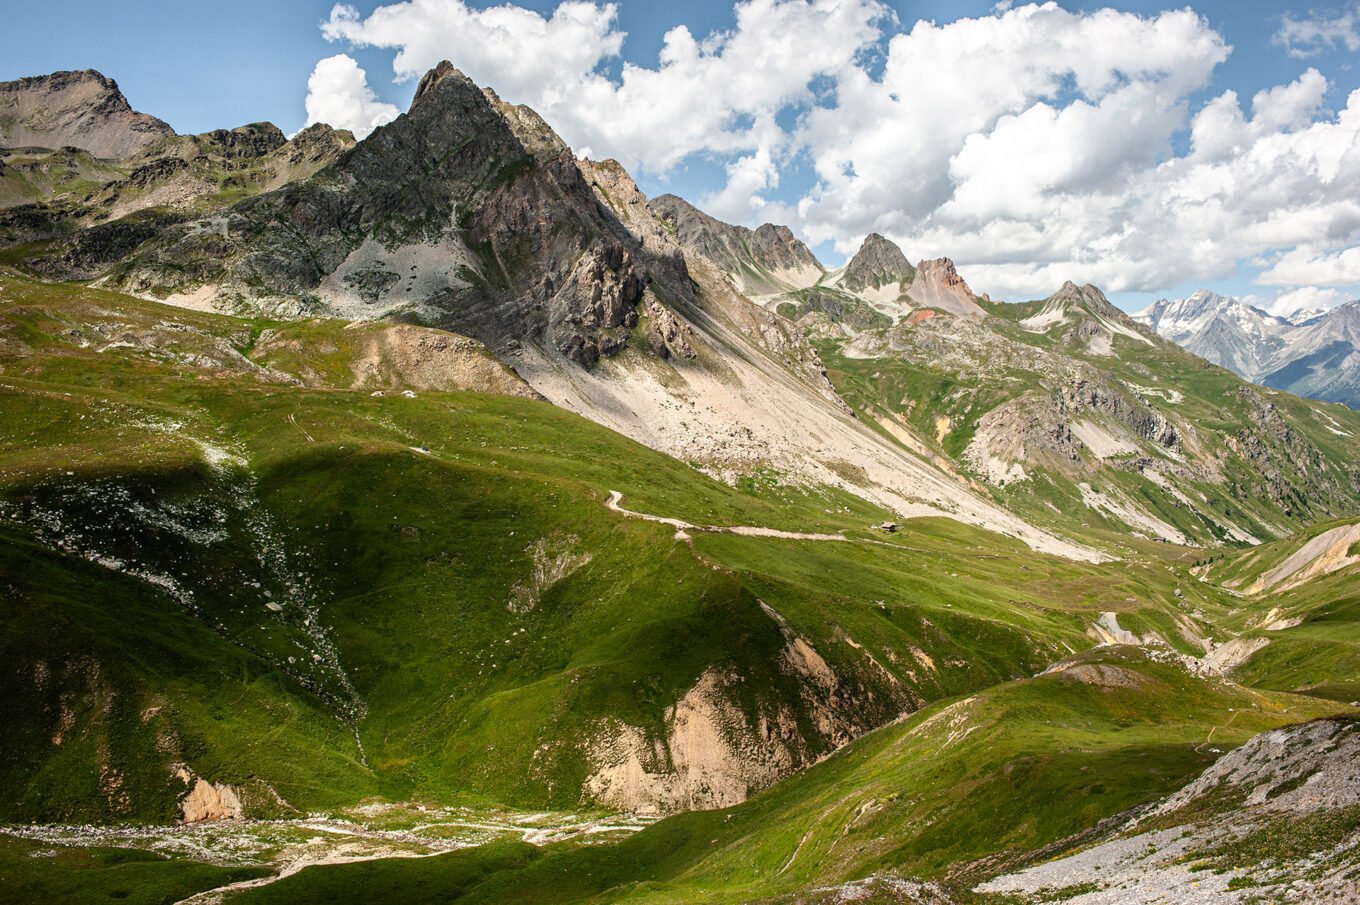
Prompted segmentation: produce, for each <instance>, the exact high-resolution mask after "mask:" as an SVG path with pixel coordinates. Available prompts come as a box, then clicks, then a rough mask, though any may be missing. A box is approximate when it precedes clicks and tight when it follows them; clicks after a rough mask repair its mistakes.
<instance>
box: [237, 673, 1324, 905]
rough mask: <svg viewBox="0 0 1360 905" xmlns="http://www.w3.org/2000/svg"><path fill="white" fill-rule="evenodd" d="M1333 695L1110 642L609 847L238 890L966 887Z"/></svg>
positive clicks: (571, 898) (675, 891)
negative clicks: (1253, 684) (891, 881)
mask: <svg viewBox="0 0 1360 905" xmlns="http://www.w3.org/2000/svg"><path fill="white" fill-rule="evenodd" d="M1334 708H1335V705H1327V704H1325V703H1323V702H1318V701H1313V700H1310V699H1307V698H1299V697H1294V696H1289V695H1263V694H1257V693H1254V692H1249V691H1245V690H1242V689H1240V688H1236V687H1235V686H1232V685H1230V684H1225V683H1205V682H1202V681H1200V680H1196V679H1192V678H1191V677H1189V676H1187V675H1186V674H1185V672H1184V671H1183V670H1181V669H1179V668H1178V667H1175V666H1170V665H1165V664H1159V663H1156V662H1153V661H1150V660H1149V659H1147V658H1146V656H1145V655H1143V654H1141V653H1139V652H1137V651H1134V650H1132V649H1127V648H1125V649H1108V650H1105V651H1103V652H1101V653H1099V654H1096V655H1092V656H1088V657H1083V658H1081V659H1080V660H1079V661H1075V662H1073V663H1072V664H1070V668H1068V669H1067V670H1065V671H1062V672H1058V673H1055V674H1051V675H1047V676H1044V677H1041V678H1038V679H1030V680H1022V681H1019V682H1013V683H1005V684H1002V685H999V686H996V687H993V688H991V689H988V690H987V691H985V692H982V693H981V694H978V695H974V696H970V697H966V698H962V699H955V700H953V701H951V702H948V703H944V704H941V705H937V706H935V707H932V708H929V709H927V710H925V711H923V712H921V713H919V714H916V715H915V716H913V717H912V718H910V719H908V720H906V721H903V722H901V723H898V724H895V725H893V726H890V727H886V728H884V729H882V730H879V731H878V732H875V733H873V734H872V735H870V736H868V737H866V738H864V739H862V740H860V741H858V742H856V743H854V744H852V745H850V746H849V747H848V748H846V749H844V750H843V751H841V752H839V753H838V754H837V755H835V756H834V757H832V758H831V759H829V760H827V761H825V762H823V763H821V764H819V765H817V766H815V767H813V768H811V769H809V770H808V771H806V772H804V773H801V774H799V775H797V776H795V777H793V778H791V779H789V780H787V781H785V782H784V783H782V784H781V785H779V786H778V787H776V788H775V789H773V790H770V791H769V792H766V793H764V794H762V795H760V796H758V797H756V798H755V799H753V800H751V801H750V802H747V803H746V804H744V805H741V806H739V807H737V808H734V809H731V810H729V811H724V812H708V813H698V814H686V815H682V816H678V817H673V818H670V819H668V820H666V821H664V822H662V823H660V824H657V825H656V826H654V827H652V828H650V829H647V830H644V831H643V832H642V833H640V834H638V835H637V836H636V837H634V838H632V839H630V840H628V841H626V842H623V843H620V844H617V845H613V846H608V847H596V848H580V847H571V848H562V849H559V850H553V849H548V850H546V851H544V852H543V853H542V854H537V855H530V854H528V853H526V855H525V857H526V858H528V859H529V863H527V864H525V865H523V866H519V865H516V866H514V867H512V868H510V869H505V868H500V869H498V870H497V871H496V872H495V873H494V874H492V875H491V876H489V877H486V876H483V874H484V873H485V872H486V871H487V870H488V866H489V865H488V863H487V861H488V860H489V858H490V857H491V853H490V852H485V851H476V852H469V853H456V854H453V855H447V856H441V857H439V858H433V859H429V860H426V861H418V862H410V863H402V862H373V863H368V864H361V865H353V866H348V867H340V868H315V869H310V870H308V871H304V872H303V873H301V874H298V875H296V876H294V877H292V878H289V879H286V880H283V881H280V882H277V883H274V884H272V885H270V886H267V887H264V888H262V889H260V890H258V891H255V892H251V893H248V894H245V895H242V896H240V897H239V898H238V899H237V901H240V902H246V903H255V902H261V903H263V902H270V903H274V902H278V903H284V902H287V903H294V902H298V903H301V902H321V901H324V900H325V899H326V898H327V897H329V896H334V895H336V894H339V893H340V892H341V891H344V890H348V891H351V892H352V891H354V890H364V892H365V895H369V896H372V897H373V899H372V900H373V901H385V900H386V899H384V898H383V896H384V895H385V893H384V890H386V889H390V888H393V887H396V888H399V889H400V890H401V891H402V898H401V901H409V902H427V901H428V902H435V901H458V902H520V901H523V902H604V901H629V902H748V901H756V900H764V899H767V898H774V897H776V896H779V895H780V894H782V893H785V892H793V891H797V890H801V889H806V888H808V887H812V886H819V885H826V884H834V883H837V882H841V881H844V880H848V879H850V878H855V877H862V876H866V875H868V874H871V873H880V872H886V873H891V874H896V873H903V874H906V875H908V876H921V877H933V878H937V879H941V880H943V881H944V882H945V883H946V884H947V885H948V886H952V887H954V888H955V889H957V890H961V891H963V890H966V889H967V888H968V887H969V886H970V885H971V883H972V878H973V877H974V876H975V875H982V874H985V873H989V872H992V871H994V870H996V869H998V868H1000V867H1002V866H1004V865H1006V864H1007V863H1010V862H1011V861H1014V860H1016V859H1019V858H1022V856H1023V853H1024V852H1025V851H1026V850H1029V849H1033V848H1036V847H1039V846H1042V845H1044V844H1047V843H1050V842H1053V841H1056V840H1058V839H1061V838H1064V837H1066V836H1067V835H1069V834H1071V833H1073V832H1076V831H1079V830H1082V829H1085V828H1086V827H1089V826H1091V825H1093V824H1094V823H1095V822H1096V821H1098V820H1099V819H1101V818H1103V817H1106V816H1110V815H1112V814H1115V813H1118V812H1119V811H1121V810H1123V809H1125V808H1127V807H1129V806H1130V805H1133V804H1136V803H1139V802H1142V801H1147V800H1150V799H1152V798H1155V797H1158V796H1160V795H1163V794H1166V793H1168V792H1170V791H1172V790H1173V789H1175V788H1177V787H1179V786H1180V785H1181V784H1183V783H1184V782H1185V781H1187V780H1188V779H1189V778H1191V777H1192V776H1194V775H1195V774H1196V773H1198V772H1199V771H1200V770H1201V769H1203V768H1204V767H1205V766H1207V765H1208V764H1209V763H1210V762H1212V760H1213V759H1214V757H1215V756H1216V753H1215V751H1214V750H1210V748H1211V746H1208V745H1205V744H1204V742H1205V736H1206V735H1207V734H1208V733H1209V731H1210V729H1212V728H1214V727H1218V728H1217V731H1216V732H1215V734H1214V740H1215V742H1216V743H1217V744H1220V745H1223V746H1225V747H1227V746H1233V745H1235V744H1239V743H1241V742H1242V741H1244V740H1245V739H1247V738H1248V737H1250V736H1251V735H1252V734H1254V733H1256V732H1259V731H1261V730H1262V729H1265V728H1269V727H1272V726H1276V725H1281V724H1284V723H1288V722H1293V721H1297V720H1301V719H1307V718H1310V717H1312V716H1317V715H1321V714H1324V713H1327V712H1329V711H1331V710H1333V709H1334ZM1229 723H1231V725H1226V724H1229ZM1058 802H1061V806H1055V805H1056V803H1058ZM984 858H987V859H990V860H989V861H987V862H985V863H983V862H980V861H979V859H984ZM973 862H978V863H977V866H976V867H975V868H974V869H971V870H970V869H967V868H965V869H963V870H960V869H959V868H960V866H961V865H968V864H969V863H973ZM975 872H976V874H975ZM392 901H396V899H392Z"/></svg>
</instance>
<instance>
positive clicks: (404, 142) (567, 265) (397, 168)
mask: <svg viewBox="0 0 1360 905" xmlns="http://www.w3.org/2000/svg"><path fill="white" fill-rule="evenodd" d="M317 137H318V139H319V138H321V137H323V134H322V133H318V136H317ZM334 139H335V136H334V135H332V136H331V140H332V141H333V140H334ZM213 221H214V222H217V223H219V224H220V223H222V222H225V223H226V227H225V229H222V228H219V229H218V230H217V232H216V234H215V235H213V234H212V231H211V230H209V229H208V228H207V227H206V226H205V225H204V224H202V223H196V222H190V223H187V224H183V225H176V226H172V227H171V228H170V229H168V230H167V231H166V232H164V233H162V234H161V235H160V236H158V237H157V238H156V239H154V240H153V241H151V242H148V243H146V245H144V246H143V247H142V248H140V249H139V250H138V252H137V254H136V255H135V256H133V258H131V259H130V260H128V261H126V262H124V264H123V265H121V266H120V269H119V272H117V273H115V274H114V275H113V282H114V283H115V284H117V285H121V286H123V287H125V288H128V289H131V290H133V291H136V292H140V293H155V294H156V295H157V296H158V297H161V298H167V299H169V300H171V301H176V300H178V299H179V298H180V297H181V296H187V295H188V294H190V293H199V294H204V293H205V292H207V293H211V298H212V299H213V300H215V303H216V304H219V305H231V306H233V307H235V308H241V307H245V308H250V309H255V310H265V311H271V312H274V313H277V314H284V315H299V314H329V315H332V316H341V317H363V318H374V317H384V316H386V317H398V316H399V317H402V318H404V319H408V320H415V321H419V322H422V323H426V324H431V325H437V326H443V327H447V328H449V329H452V330H455V331H457V332H460V333H464V334H466V335H471V336H473V337H474V338H476V339H478V340H480V341H482V342H484V343H485V344H486V345H487V346H488V347H489V348H491V349H493V350H495V351H497V352H500V353H504V352H505V351H506V350H508V349H512V348H518V347H520V346H521V345H523V344H526V343H527V344H531V345H533V346H535V347H539V348H542V349H545V350H549V351H550V354H560V355H563V356H565V357H567V358H570V359H572V360H574V361H576V362H578V363H580V364H583V365H587V366H589V365H593V364H594V363H595V362H596V361H597V360H598V359H599V358H600V357H601V356H603V355H608V354H611V353H612V352H614V351H617V350H618V349H621V348H622V347H623V345H624V343H626V341H627V339H628V336H629V333H630V330H631V329H632V327H633V326H634V325H635V324H636V323H637V320H638V312H637V310H636V309H637V306H638V305H639V304H640V303H641V302H642V297H643V292H644V288H645V287H646V285H647V284H648V283H649V282H650V281H651V280H652V279H653V278H654V277H655V276H656V273H657V271H658V269H657V268H654V267H651V266H650V264H651V260H650V256H649V255H648V254H647V253H646V252H645V250H644V248H643V244H642V243H641V242H639V241H638V239H637V238H636V237H634V236H633V235H632V234H631V233H630V232H629V230H628V229H627V228H626V227H625V226H624V225H623V224H622V223H621V222H620V219H619V217H618V215H617V214H615V213H614V212H612V211H611V210H609V209H608V208H607V207H604V206H602V205H601V204H600V203H599V201H598V200H597V197H596V194H595V191H594V190H593V189H592V187H591V185H590V183H589V182H588V181H587V179H586V177H585V175H584V174H583V173H582V171H581V169H580V167H579V166H578V164H577V162H576V159H575V157H574V156H573V155H572V154H571V152H570V149H568V148H567V146H566V145H565V144H564V143H562V141H561V139H559V138H558V137H557V136H556V135H555V134H553V133H552V130H551V129H549V128H548V127H547V125H546V124H545V123H543V121H542V119H541V118H539V117H538V116H537V114H534V113H533V112H532V111H529V110H528V109H527V108H522V107H514V106H512V105H509V104H506V103H504V102H502V101H501V100H500V99H499V98H497V97H496V96H495V95H494V94H492V93H489V92H484V91H483V90H482V89H481V88H480V87H479V86H477V85H476V84H474V83H473V82H472V81H471V80H470V79H468V78H467V77H466V76H465V75H463V74H462V73H461V72H459V71H458V70H457V69H455V68H454V67H453V66H452V65H451V64H449V63H447V62H445V63H441V64H440V65H439V66H437V67H435V68H434V69H432V70H431V71H430V72H429V73H427V74H426V75H425V77H424V78H422V79H421V81H420V86H419V88H418V90H417V92H416V96H415V99H414V100H413V101H412V103H411V107H410V109H409V110H408V111H407V112H406V113H404V114H402V115H401V116H399V117H397V118H396V119H395V120H393V121H392V122H391V123H388V124H387V125H385V126H382V127H380V128H378V129H375V130H374V131H373V133H372V134H371V135H369V136H368V137H367V138H366V139H364V140H363V141H361V142H359V143H357V144H356V145H354V146H353V147H352V148H350V149H349V150H347V151H345V152H344V153H342V154H340V155H339V156H338V157H337V158H336V159H335V161H334V163H333V164H332V165H331V166H329V167H325V168H323V169H321V170H320V171H319V172H317V173H316V174H315V176H313V178H311V179H307V180H305V181H294V182H291V183H289V184H287V185H286V186H284V187H283V188H281V189H279V190H278V191H272V192H266V193H264V194H262V195H259V196H257V197H254V198H250V199H247V200H245V201H242V202H240V203H238V204H236V205H233V206H232V207H230V208H228V209H227V210H225V211H224V212H222V213H220V214H216V215H214V217H213ZM644 258H646V259H647V260H645V261H644ZM663 269H664V268H663Z"/></svg>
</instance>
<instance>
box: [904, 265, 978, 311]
mask: <svg viewBox="0 0 1360 905" xmlns="http://www.w3.org/2000/svg"><path fill="white" fill-rule="evenodd" d="M907 295H908V296H910V297H911V300H912V301H913V302H915V303H916V304H917V305H920V306H921V307H923V308H938V309H939V310H941V311H949V312H952V313H954V314H966V315H973V316H976V317H981V316H982V308H981V307H979V306H978V303H977V296H975V295H974V294H973V290H972V289H970V288H969V287H968V283H967V282H965V281H964V279H963V277H961V276H959V272H958V271H957V270H955V269H954V262H953V261H951V260H949V259H948V258H935V259H933V260H930V261H922V262H921V263H920V264H918V265H916V273H915V276H914V278H913V279H912V281H911V285H910V286H909V287H908V288H907Z"/></svg>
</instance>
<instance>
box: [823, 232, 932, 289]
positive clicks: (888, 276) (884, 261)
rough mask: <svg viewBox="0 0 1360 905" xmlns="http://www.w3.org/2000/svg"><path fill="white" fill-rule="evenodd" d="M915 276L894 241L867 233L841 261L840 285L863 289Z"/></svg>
mask: <svg viewBox="0 0 1360 905" xmlns="http://www.w3.org/2000/svg"><path fill="white" fill-rule="evenodd" d="M915 276H916V268H914V267H912V266H911V262H910V261H908V260H907V256H906V255H904V254H903V253H902V249H900V248H898V247H897V245H896V243H894V242H893V241H892V240H890V239H886V238H884V237H883V236H880V235H879V234H878V233H869V235H867V236H865V237H864V241H863V242H862V243H861V244H860V247H859V251H857V252H855V256H854V257H853V258H851V259H850V263H849V264H847V265H845V273H844V274H843V275H842V277H841V285H843V286H844V287H845V288H846V289H849V290H850V291H851V292H863V291H864V290H866V289H881V288H883V287H884V286H892V285H895V284H901V285H905V284H908V283H910V282H911V281H912V280H913V279H914V278H915Z"/></svg>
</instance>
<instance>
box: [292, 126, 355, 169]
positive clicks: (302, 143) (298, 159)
mask: <svg viewBox="0 0 1360 905" xmlns="http://www.w3.org/2000/svg"><path fill="white" fill-rule="evenodd" d="M355 144H357V141H356V140H355V138H354V133H353V132H351V131H349V130H348V129H333V128H331V127H330V126H329V125H327V124H326V123H314V124H313V125H310V126H308V127H307V128H305V129H303V130H302V131H301V132H299V133H298V134H296V135H294V136H293V137H292V138H291V139H289V140H288V143H287V144H286V145H285V146H284V147H283V149H281V154H282V155H283V156H284V157H285V158H286V159H287V161H288V162H289V163H290V164H294V165H303V164H309V163H320V162H323V161H326V162H329V161H331V160H334V159H335V158H337V157H339V156H340V155H341V154H343V153H344V152H345V151H348V150H349V149H350V148H352V147H354V146H355Z"/></svg>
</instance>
